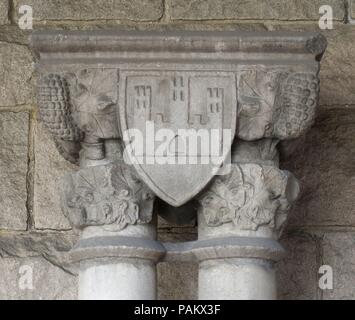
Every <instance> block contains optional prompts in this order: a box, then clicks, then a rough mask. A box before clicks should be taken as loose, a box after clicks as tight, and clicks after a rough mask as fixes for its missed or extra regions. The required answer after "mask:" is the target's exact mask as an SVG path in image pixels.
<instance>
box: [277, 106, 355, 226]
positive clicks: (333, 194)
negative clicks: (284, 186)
mask: <svg viewBox="0 0 355 320" xmlns="http://www.w3.org/2000/svg"><path fill="white" fill-rule="evenodd" d="M354 136H355V110H353V109H340V110H337V109H326V110H322V112H321V113H320V114H319V116H318V118H317V120H316V123H315V125H314V127H313V128H312V129H311V131H310V132H309V133H308V135H307V136H306V138H305V141H304V143H300V144H299V145H298V147H297V148H296V150H295V151H294V153H292V155H291V156H290V159H288V161H286V162H285V163H284V164H283V165H282V166H283V167H285V168H287V169H288V170H290V171H291V172H293V173H294V174H295V176H296V177H297V178H298V179H299V180H300V182H301V196H300V199H299V200H298V201H297V202H296V204H295V206H294V208H293V210H292V212H290V214H289V217H290V221H289V224H293V225H308V226H310V225H313V226H320V225H323V226H325V225H326V226H332V225H337V226H349V225H354V224H355V216H354V214H353V212H354V206H355V197H354V190H355V179H354V176H355V162H354V158H355V139H354Z"/></svg>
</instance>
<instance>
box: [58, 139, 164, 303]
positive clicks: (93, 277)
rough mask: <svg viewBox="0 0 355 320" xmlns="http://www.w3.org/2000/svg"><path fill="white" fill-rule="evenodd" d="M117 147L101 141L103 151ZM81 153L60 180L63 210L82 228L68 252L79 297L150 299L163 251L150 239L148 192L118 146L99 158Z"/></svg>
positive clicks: (153, 225)
mask: <svg viewBox="0 0 355 320" xmlns="http://www.w3.org/2000/svg"><path fill="white" fill-rule="evenodd" d="M118 147H119V146H118V142H117V141H108V142H106V144H105V149H106V155H107V154H108V157H109V156H110V155H111V154H115V152H114V151H117V150H112V149H115V148H116V149H118ZM88 150H90V147H89V148H88ZM87 153H88V151H87V150H85V151H84V152H82V154H81V158H82V159H81V169H80V170H79V171H77V172H75V173H70V174H68V175H67V176H66V177H64V179H63V183H62V185H61V193H62V204H63V210H64V213H65V214H66V215H67V217H68V218H69V220H70V221H71V222H72V224H73V226H74V227H75V228H79V229H81V230H82V232H81V238H80V240H79V242H78V243H77V245H76V246H75V247H74V248H73V250H72V251H71V257H72V261H73V263H77V264H78V267H79V299H85V300H86V299H95V300H96V299H109V300H121V299H124V300H125V299H130V300H141V299H144V300H152V299H156V263H157V261H158V260H159V258H160V256H161V255H162V254H164V251H165V250H164V248H163V246H161V245H160V244H159V243H158V242H156V241H155V239H156V218H155V217H153V216H152V214H153V202H154V195H153V194H152V193H151V192H150V191H149V190H148V189H147V188H146V187H145V186H144V184H143V183H142V182H141V181H140V180H139V179H138V177H137V176H136V175H135V174H134V173H132V171H131V168H130V166H129V165H127V164H125V163H124V161H123V160H122V158H121V157H120V152H119V151H118V152H116V154H115V156H116V158H113V159H110V158H107V157H106V158H104V159H102V160H90V159H88V158H87V157H86V154H87ZM117 155H119V156H118V157H117Z"/></svg>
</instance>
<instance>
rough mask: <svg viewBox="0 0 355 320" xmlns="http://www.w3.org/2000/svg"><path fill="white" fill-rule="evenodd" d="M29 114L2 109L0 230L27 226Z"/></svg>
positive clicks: (0, 118)
mask: <svg viewBox="0 0 355 320" xmlns="http://www.w3.org/2000/svg"><path fill="white" fill-rule="evenodd" d="M28 131H29V114H28V113H27V112H19V113H14V112H0V181H1V184H0V208H1V214H0V229H14V230H26V228H27V209H26V201H27V190H26V175H27V161H28V159H27V157H28V155H27V153H28Z"/></svg>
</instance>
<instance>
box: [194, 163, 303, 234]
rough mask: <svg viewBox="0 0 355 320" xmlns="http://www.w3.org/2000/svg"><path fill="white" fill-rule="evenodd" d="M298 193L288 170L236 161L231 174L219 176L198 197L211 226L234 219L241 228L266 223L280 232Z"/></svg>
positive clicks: (264, 224) (295, 182)
mask: <svg viewBox="0 0 355 320" xmlns="http://www.w3.org/2000/svg"><path fill="white" fill-rule="evenodd" d="M298 192H299V187H298V182H297V180H296V179H295V178H294V177H293V176H292V174H290V173H289V172H287V171H281V170H279V169H277V168H276V167H273V166H262V165H258V164H240V165H238V164H233V165H232V168H231V172H230V174H228V175H225V176H220V177H217V178H216V179H215V180H214V181H213V183H212V184H211V186H210V187H209V189H208V191H206V192H205V193H204V194H202V195H201V196H200V197H199V199H198V200H199V202H200V204H201V210H202V212H203V214H204V216H205V219H206V222H207V224H208V225H209V226H219V225H221V224H224V223H229V222H233V223H234V224H235V225H236V226H237V227H238V228H240V229H241V230H253V231H255V230H257V229H258V228H259V227H261V226H267V227H269V228H270V229H271V230H272V231H275V232H276V233H278V232H279V231H280V230H281V228H282V225H283V223H284V221H285V220H286V212H287V211H288V209H289V207H290V204H291V203H292V202H293V201H294V200H296V198H297V196H298Z"/></svg>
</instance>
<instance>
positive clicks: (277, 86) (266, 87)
mask: <svg viewBox="0 0 355 320" xmlns="http://www.w3.org/2000/svg"><path fill="white" fill-rule="evenodd" d="M318 91H319V84H318V78H317V75H316V74H315V73H314V72H313V73H312V72H288V71H284V70H281V69H280V70H263V69H250V70H244V71H242V72H241V73H240V76H239V80H238V92H239V109H240V113H239V119H238V123H239V131H238V135H239V137H240V138H241V139H244V140H248V141H251V140H256V139H260V138H263V137H266V138H268V137H274V138H279V139H291V138H296V137H298V136H299V135H301V134H302V133H303V132H304V131H305V130H307V129H308V128H309V127H310V125H311V124H312V122H313V120H314V115H315V108H316V105H317V99H318Z"/></svg>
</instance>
